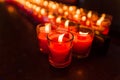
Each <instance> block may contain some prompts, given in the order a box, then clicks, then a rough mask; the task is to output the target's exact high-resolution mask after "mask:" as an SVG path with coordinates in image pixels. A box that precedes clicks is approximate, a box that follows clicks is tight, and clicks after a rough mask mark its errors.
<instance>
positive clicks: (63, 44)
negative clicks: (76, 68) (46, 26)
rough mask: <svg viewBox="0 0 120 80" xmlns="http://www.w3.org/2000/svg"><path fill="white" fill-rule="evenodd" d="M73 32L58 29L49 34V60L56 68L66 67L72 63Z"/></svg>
mask: <svg viewBox="0 0 120 80" xmlns="http://www.w3.org/2000/svg"><path fill="white" fill-rule="evenodd" d="M73 38H74V36H73V34H72V33H70V32H68V31H62V30H56V31H52V32H50V33H49V34H48V35H47V39H48V47H49V50H50V53H49V62H50V64H51V65H52V66H53V67H55V68H64V67H67V66H68V65H69V64H70V63H71V58H72V54H71V48H72V41H73Z"/></svg>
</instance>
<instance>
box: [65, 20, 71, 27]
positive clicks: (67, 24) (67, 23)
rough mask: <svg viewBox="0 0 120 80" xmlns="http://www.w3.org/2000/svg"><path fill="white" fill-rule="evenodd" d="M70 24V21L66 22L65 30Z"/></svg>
mask: <svg viewBox="0 0 120 80" xmlns="http://www.w3.org/2000/svg"><path fill="white" fill-rule="evenodd" d="M69 22H70V21H69V20H66V21H65V28H68V26H69Z"/></svg>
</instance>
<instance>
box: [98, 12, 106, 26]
mask: <svg viewBox="0 0 120 80" xmlns="http://www.w3.org/2000/svg"><path fill="white" fill-rule="evenodd" d="M105 16H106V15H105V14H102V16H101V17H100V19H99V20H97V23H96V25H101V23H102V21H103V20H104V18H105Z"/></svg>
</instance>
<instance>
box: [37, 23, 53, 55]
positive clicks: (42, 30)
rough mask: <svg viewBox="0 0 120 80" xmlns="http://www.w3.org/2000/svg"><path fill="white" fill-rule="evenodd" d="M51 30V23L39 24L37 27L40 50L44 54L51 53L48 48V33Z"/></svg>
mask: <svg viewBox="0 0 120 80" xmlns="http://www.w3.org/2000/svg"><path fill="white" fill-rule="evenodd" d="M50 31H51V25H50V23H46V24H38V25H37V27H36V32H37V37H38V42H39V47H40V51H41V52H42V53H44V54H48V53H49V48H48V44H47V34H48V33H49V32H50Z"/></svg>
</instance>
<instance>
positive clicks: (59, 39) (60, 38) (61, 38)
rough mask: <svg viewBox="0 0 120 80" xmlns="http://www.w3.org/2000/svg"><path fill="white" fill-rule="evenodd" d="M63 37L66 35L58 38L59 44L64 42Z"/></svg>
mask: <svg viewBox="0 0 120 80" xmlns="http://www.w3.org/2000/svg"><path fill="white" fill-rule="evenodd" d="M63 36H64V34H61V35H60V36H59V37H58V42H60V43H61V42H62V41H63Z"/></svg>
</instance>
